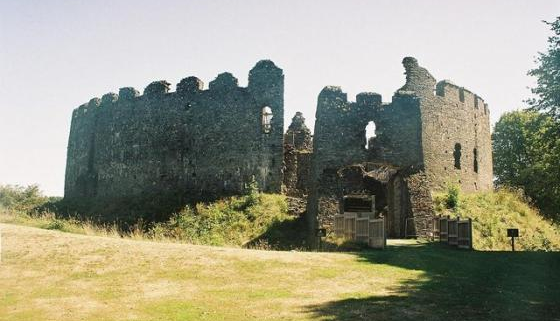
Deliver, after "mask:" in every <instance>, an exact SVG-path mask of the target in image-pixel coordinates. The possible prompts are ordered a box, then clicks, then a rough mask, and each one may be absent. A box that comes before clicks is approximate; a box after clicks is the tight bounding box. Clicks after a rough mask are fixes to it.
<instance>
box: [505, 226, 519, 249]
mask: <svg viewBox="0 0 560 321" xmlns="http://www.w3.org/2000/svg"><path fill="white" fill-rule="evenodd" d="M507 236H508V237H511V250H512V251H513V252H515V238H516V237H519V229H516V228H508V229H507Z"/></svg>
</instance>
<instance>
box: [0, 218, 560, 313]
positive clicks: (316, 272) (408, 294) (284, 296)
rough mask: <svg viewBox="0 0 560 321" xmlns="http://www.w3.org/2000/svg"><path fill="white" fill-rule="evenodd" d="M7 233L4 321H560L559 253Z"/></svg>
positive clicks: (1, 290) (0, 287)
mask: <svg viewBox="0 0 560 321" xmlns="http://www.w3.org/2000/svg"><path fill="white" fill-rule="evenodd" d="M0 229H1V233H2V261H1V263H0V320H72V321H74V320H391V319H394V320H454V319H462V320H511V319H515V320H560V286H559V285H560V253H558V252H556V253H554V252H553V253H550V252H549V253H545V252H516V253H511V252H496V251H495V252H476V251H474V252H468V251H458V250H454V249H449V248H447V247H446V246H440V245H438V244H429V243H418V242H416V241H409V242H399V243H395V245H393V246H390V247H389V248H388V249H387V250H385V251H365V252H359V253H347V254H343V253H305V252H274V251H257V250H243V249H237V248H224V247H209V246H196V245H185V244H172V243H157V242H147V241H134V240H128V239H119V238H114V237H113V238H111V237H99V236H86V235H75V234H70V233H62V232H59V231H49V230H41V229H36V228H30V227H24V226H16V225H10V224H0Z"/></svg>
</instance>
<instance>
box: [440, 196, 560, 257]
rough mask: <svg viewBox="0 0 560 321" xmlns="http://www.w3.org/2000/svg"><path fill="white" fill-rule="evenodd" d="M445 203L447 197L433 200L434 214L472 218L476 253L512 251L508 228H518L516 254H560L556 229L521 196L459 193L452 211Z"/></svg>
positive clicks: (558, 236) (555, 226)
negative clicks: (558, 252) (544, 252)
mask: <svg viewBox="0 0 560 321" xmlns="http://www.w3.org/2000/svg"><path fill="white" fill-rule="evenodd" d="M448 199H449V197H448V194H437V195H436V196H435V197H434V201H435V209H436V213H437V214H439V215H450V216H452V217H454V216H457V215H460V216H461V217H470V218H472V220H473V239H474V248H475V249H477V250H511V245H510V244H511V243H510V238H508V237H507V229H508V228H519V236H520V237H519V238H517V239H516V249H517V250H526V251H535V250H544V251H551V250H556V251H558V250H560V229H559V227H558V226H557V225H554V224H553V223H552V222H550V221H547V220H546V219H544V218H543V217H542V216H541V215H540V214H539V212H538V211H537V210H536V209H535V208H533V207H531V206H530V205H529V203H528V201H527V200H526V199H524V197H523V196H522V194H521V193H520V192H517V191H511V190H506V189H502V190H498V191H493V192H477V193H462V194H459V199H458V204H457V206H456V208H455V209H449V208H448V203H449V202H448Z"/></svg>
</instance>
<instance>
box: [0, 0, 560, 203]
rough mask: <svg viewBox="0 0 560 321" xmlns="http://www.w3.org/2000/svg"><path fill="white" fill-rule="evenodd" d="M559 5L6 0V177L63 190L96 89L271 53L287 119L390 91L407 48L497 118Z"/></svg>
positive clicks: (0, 54)
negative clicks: (333, 102) (77, 121)
mask: <svg viewBox="0 0 560 321" xmlns="http://www.w3.org/2000/svg"><path fill="white" fill-rule="evenodd" d="M559 14H560V1H552V0H551V1H543V0H541V1H537V0H528V1H512V0H507V1H443V0H442V1H412V0H410V1H394V0H391V1H340V0H339V1H301V0H300V1H287V0H281V1H263V0H254V1H154V0H150V1H137V0H136V1H119V0H112V1H94V0H91V1H70V0H68V1H49V0H40V1H39V0H37V1H25V0H13V1H12V0H0V184H24V185H25V184H32V183H37V184H39V185H40V187H41V188H42V189H43V190H44V191H45V192H46V193H47V194H49V195H62V194H63V188H64V168H65V162H66V144H67V140H68V132H69V127H70V115H71V112H72V109H74V108H76V107H77V106H79V105H80V104H82V103H84V102H87V101H88V100H89V99H90V98H92V97H101V95H103V94H105V93H107V92H118V89H119V88H120V87H125V86H134V87H136V88H137V89H138V90H140V91H142V90H143V89H144V87H145V86H146V85H147V84H149V83H150V82H151V81H153V80H160V79H166V80H167V81H169V82H171V83H172V84H176V83H177V82H178V81H179V80H180V79H182V78H184V77H186V76H189V75H195V76H197V77H199V78H201V79H202V80H203V81H204V82H205V84H208V82H209V81H210V80H212V79H213V78H214V77H215V76H216V75H217V74H218V73H220V72H222V71H230V72H232V73H233V74H234V75H235V76H236V77H237V78H238V79H239V81H240V84H241V85H246V84H247V73H248V71H249V69H250V68H251V67H252V66H253V65H254V64H255V63H256V62H257V61H258V60H260V59H265V58H268V59H272V60H273V61H274V62H275V63H276V64H277V65H278V66H279V67H281V68H283V69H284V73H285V107H286V114H285V117H286V120H287V121H289V120H290V119H291V117H292V115H293V114H294V113H295V112H296V111H298V110H299V111H302V112H303V113H304V116H305V117H306V118H307V123H308V125H309V126H310V127H312V126H313V118H314V114H315V105H316V98H317V94H318V93H319V91H320V90H321V89H322V88H323V87H324V86H325V85H339V86H341V87H342V89H343V90H344V91H346V92H347V93H348V96H349V98H351V99H352V100H353V99H354V97H355V95H356V94H357V93H359V92H362V91H375V92H378V93H380V94H382V95H383V100H384V101H390V99H391V95H392V93H393V92H394V91H395V90H396V89H397V88H399V87H400V86H401V85H402V84H403V82H404V76H403V69H402V65H401V60H402V58H403V57H404V56H409V55H410V56H414V57H416V58H417V59H418V60H419V63H420V64H421V65H422V66H424V67H426V68H427V69H428V70H430V71H431V72H432V74H433V75H434V76H435V77H436V78H437V79H438V80H441V79H451V80H452V81H453V82H455V83H456V84H458V85H461V86H464V87H466V88H468V89H470V90H472V91H474V92H475V93H477V94H479V95H480V96H482V97H483V98H484V99H485V100H486V102H487V103H489V105H490V110H491V117H492V121H493V122H495V121H496V120H497V119H498V118H499V116H500V114H502V113H503V112H505V111H507V110H512V109H517V108H519V107H522V106H523V103H522V101H523V99H526V98H528V97H529V94H530V93H529V90H528V89H527V87H528V86H532V85H533V83H534V81H533V79H531V78H530V77H528V76H527V75H526V72H527V70H528V69H530V68H532V67H533V66H534V63H533V60H534V57H535V55H536V53H537V52H538V51H543V50H544V49H545V48H546V39H547V36H548V35H549V34H550V33H549V32H548V28H547V26H546V25H544V24H543V23H541V20H543V19H544V20H553V19H554V17H555V16H556V15H559Z"/></svg>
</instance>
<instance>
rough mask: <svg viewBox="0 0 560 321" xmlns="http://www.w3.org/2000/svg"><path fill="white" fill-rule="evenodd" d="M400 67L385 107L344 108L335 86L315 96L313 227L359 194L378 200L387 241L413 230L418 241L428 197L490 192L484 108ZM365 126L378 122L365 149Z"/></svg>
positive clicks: (359, 102)
mask: <svg viewBox="0 0 560 321" xmlns="http://www.w3.org/2000/svg"><path fill="white" fill-rule="evenodd" d="M403 65H404V67H405V74H406V83H405V85H404V86H403V87H402V88H400V89H399V90H397V91H396V92H395V94H394V95H393V98H392V101H391V102H390V103H382V99H381V96H380V95H378V94H376V93H361V94H358V95H357V96H356V102H349V101H348V99H347V95H346V94H345V93H344V92H342V90H341V89H340V88H339V87H333V86H327V87H325V88H324V89H323V90H322V91H321V93H320V94H319V97H318V100H317V110H316V120H315V132H314V136H313V156H312V163H311V168H312V174H311V184H310V186H311V187H310V196H309V200H308V209H307V211H308V217H309V223H310V227H316V226H319V225H320V226H326V227H329V226H330V225H331V224H332V217H333V215H334V214H337V213H338V212H339V211H340V209H341V208H340V206H341V203H340V200H341V199H342V197H343V196H344V195H345V194H348V193H354V192H364V193H367V194H373V195H375V197H376V210H377V212H378V213H382V214H383V215H384V216H385V217H386V221H387V231H388V233H389V235H390V236H393V237H402V236H404V234H405V228H408V227H410V226H412V229H413V230H414V231H412V232H413V233H416V234H421V233H422V231H423V230H427V229H428V227H427V224H430V221H429V220H430V219H431V217H430V215H431V213H432V208H431V206H432V205H431V191H432V190H437V189H442V188H444V187H445V185H446V184H449V183H454V184H459V185H460V186H461V187H462V189H463V190H466V191H474V190H485V189H490V188H491V187H492V154H491V150H492V149H491V138H490V125H489V113H488V106H487V105H486V104H485V103H484V101H483V100H482V99H481V98H480V97H479V96H477V95H475V94H472V93H471V92H470V91H468V90H466V89H464V88H462V87H458V86H456V85H453V84H451V83H450V82H448V81H440V82H439V83H437V84H436V80H435V78H434V77H433V76H432V75H431V74H430V73H429V72H428V71H427V70H426V69H424V68H422V67H420V66H419V65H418V62H417V61H416V59H415V58H412V57H406V58H404V60H403ZM369 122H373V123H375V137H374V138H372V139H370V141H369V142H367V141H366V135H365V128H366V126H367V124H368V123H369ZM407 223H409V224H407ZM407 226H408V227H407Z"/></svg>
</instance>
